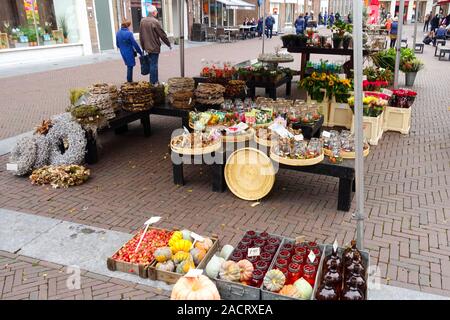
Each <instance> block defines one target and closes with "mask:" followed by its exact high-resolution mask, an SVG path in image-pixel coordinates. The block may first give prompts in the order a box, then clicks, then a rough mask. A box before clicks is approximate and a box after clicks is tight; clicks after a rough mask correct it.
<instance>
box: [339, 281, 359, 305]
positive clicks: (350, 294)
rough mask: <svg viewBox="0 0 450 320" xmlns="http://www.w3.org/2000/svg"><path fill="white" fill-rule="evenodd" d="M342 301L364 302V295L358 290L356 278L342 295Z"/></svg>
mask: <svg viewBox="0 0 450 320" xmlns="http://www.w3.org/2000/svg"><path fill="white" fill-rule="evenodd" d="M341 300H364V295H363V293H362V292H361V291H360V290H359V289H358V287H357V284H356V279H355V278H352V279H351V280H350V285H349V286H348V287H346V288H344V291H343V292H342V295H341Z"/></svg>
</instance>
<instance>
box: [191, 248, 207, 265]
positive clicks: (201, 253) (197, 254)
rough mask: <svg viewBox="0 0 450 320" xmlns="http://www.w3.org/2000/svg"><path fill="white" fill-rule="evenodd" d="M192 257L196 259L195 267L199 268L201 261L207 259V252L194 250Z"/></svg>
mask: <svg viewBox="0 0 450 320" xmlns="http://www.w3.org/2000/svg"><path fill="white" fill-rule="evenodd" d="M191 255H192V258H193V259H194V263H195V265H196V266H197V265H198V264H199V263H200V261H202V260H203V258H204V257H205V255H206V251H205V250H202V249H199V248H194V249H192V250H191Z"/></svg>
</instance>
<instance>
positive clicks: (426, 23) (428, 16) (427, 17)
mask: <svg viewBox="0 0 450 320" xmlns="http://www.w3.org/2000/svg"><path fill="white" fill-rule="evenodd" d="M431 15H432V13H431V12H430V13H427V14H426V15H425V20H424V23H423V31H424V32H425V31H427V32H428V28H429V26H430V20H431Z"/></svg>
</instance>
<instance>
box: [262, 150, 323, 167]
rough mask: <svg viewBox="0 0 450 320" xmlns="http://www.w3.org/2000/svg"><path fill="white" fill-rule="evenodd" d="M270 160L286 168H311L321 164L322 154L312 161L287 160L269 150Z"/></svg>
mask: <svg viewBox="0 0 450 320" xmlns="http://www.w3.org/2000/svg"><path fill="white" fill-rule="evenodd" d="M270 158H271V159H272V160H274V161H276V162H279V163H282V164H285V165H288V166H296V167H300V166H312V165H315V164H318V163H319V162H322V160H323V158H324V155H323V153H322V154H321V155H320V156H318V157H315V158H312V159H289V158H284V157H280V156H279V155H277V154H275V153H273V152H272V150H270Z"/></svg>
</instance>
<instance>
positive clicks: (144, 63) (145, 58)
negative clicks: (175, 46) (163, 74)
mask: <svg viewBox="0 0 450 320" xmlns="http://www.w3.org/2000/svg"><path fill="white" fill-rule="evenodd" d="M139 61H140V62H141V74H142V75H143V76H146V75H148V74H149V73H150V57H149V55H148V54H143V55H142V56H140V57H139Z"/></svg>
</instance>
